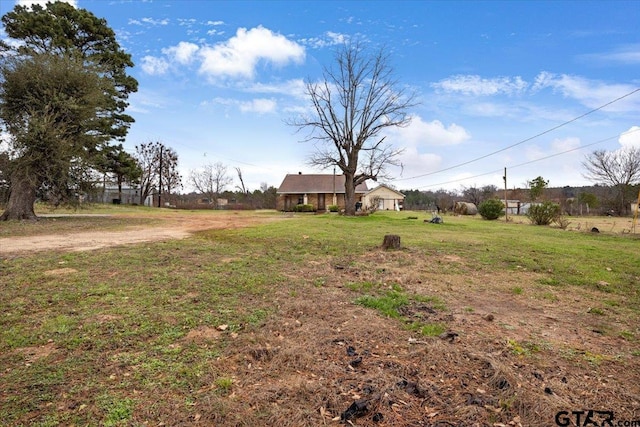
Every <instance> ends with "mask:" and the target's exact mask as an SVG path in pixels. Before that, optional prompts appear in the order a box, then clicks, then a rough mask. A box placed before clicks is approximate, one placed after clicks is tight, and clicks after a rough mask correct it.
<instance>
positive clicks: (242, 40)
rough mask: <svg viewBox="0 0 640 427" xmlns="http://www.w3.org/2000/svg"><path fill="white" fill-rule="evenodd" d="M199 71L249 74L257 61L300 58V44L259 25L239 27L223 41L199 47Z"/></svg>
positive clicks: (279, 62) (281, 61)
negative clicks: (200, 61)
mask: <svg viewBox="0 0 640 427" xmlns="http://www.w3.org/2000/svg"><path fill="white" fill-rule="evenodd" d="M199 54H200V57H201V58H202V65H201V67H200V72H201V73H203V74H207V75H209V76H212V77H247V78H252V77H253V76H254V74H255V68H256V66H257V64H258V63H259V62H260V61H266V62H269V63H273V64H276V65H280V66H282V65H285V64H288V63H289V62H301V61H302V60H303V59H304V57H305V51H304V47H302V46H300V45H299V44H297V43H295V42H292V41H290V40H288V39H287V38H286V37H284V36H282V35H280V34H275V33H273V32H272V31H271V30H269V29H267V28H264V27H262V26H259V27H256V28H252V29H250V30H247V29H245V28H239V29H238V31H237V32H236V35H235V36H234V37H231V38H230V39H229V40H227V41H226V42H225V43H219V44H216V45H214V46H205V47H202V48H201V49H200V52H199Z"/></svg>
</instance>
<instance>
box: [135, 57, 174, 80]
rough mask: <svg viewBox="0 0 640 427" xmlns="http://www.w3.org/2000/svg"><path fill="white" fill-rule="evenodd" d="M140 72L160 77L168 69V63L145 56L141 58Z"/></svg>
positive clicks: (161, 59)
mask: <svg viewBox="0 0 640 427" xmlns="http://www.w3.org/2000/svg"><path fill="white" fill-rule="evenodd" d="M141 66H142V71H144V72H145V73H147V74H150V75H152V76H153V75H162V74H165V73H166V72H167V70H168V69H169V63H168V62H167V61H165V60H164V59H163V58H156V57H154V56H145V57H144V58H142V65H141Z"/></svg>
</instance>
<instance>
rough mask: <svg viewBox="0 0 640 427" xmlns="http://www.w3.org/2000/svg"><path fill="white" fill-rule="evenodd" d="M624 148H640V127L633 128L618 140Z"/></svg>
mask: <svg viewBox="0 0 640 427" xmlns="http://www.w3.org/2000/svg"><path fill="white" fill-rule="evenodd" d="M618 142H619V143H620V145H622V147H624V148H628V147H638V148H640V126H631V128H630V129H629V130H628V131H626V132H623V133H622V134H621V135H620V138H619V139H618Z"/></svg>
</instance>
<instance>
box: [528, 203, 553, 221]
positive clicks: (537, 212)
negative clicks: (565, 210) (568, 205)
mask: <svg viewBox="0 0 640 427" xmlns="http://www.w3.org/2000/svg"><path fill="white" fill-rule="evenodd" d="M527 217H528V218H529V221H531V223H532V224H535V225H549V224H551V223H552V222H554V221H558V219H559V218H560V205H559V204H557V203H553V202H550V201H546V202H542V203H541V204H539V205H532V206H531V207H530V208H529V212H527Z"/></svg>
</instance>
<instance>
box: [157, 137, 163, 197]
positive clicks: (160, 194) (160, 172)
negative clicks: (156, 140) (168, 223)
mask: <svg viewBox="0 0 640 427" xmlns="http://www.w3.org/2000/svg"><path fill="white" fill-rule="evenodd" d="M162 148H163V145H162V144H160V171H159V175H160V179H159V185H158V187H160V188H158V207H162V202H161V199H162Z"/></svg>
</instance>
